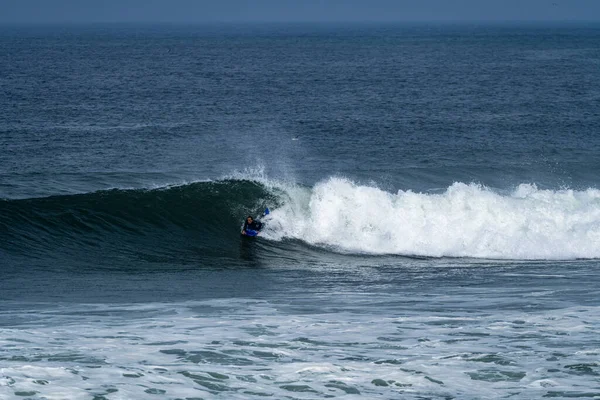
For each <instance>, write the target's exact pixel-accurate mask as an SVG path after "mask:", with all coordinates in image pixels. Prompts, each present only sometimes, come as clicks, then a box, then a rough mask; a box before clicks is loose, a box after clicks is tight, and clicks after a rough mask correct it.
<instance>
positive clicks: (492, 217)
mask: <svg viewBox="0 0 600 400" xmlns="http://www.w3.org/2000/svg"><path fill="white" fill-rule="evenodd" d="M290 200H291V201H289V202H287V203H286V204H285V205H284V206H282V207H280V208H278V209H276V210H274V211H273V213H272V214H271V216H270V222H269V224H268V225H267V226H268V230H267V232H266V233H265V236H266V237H268V238H270V239H272V240H282V239H284V238H295V239H300V240H302V241H305V242H307V243H310V244H313V245H320V246H326V247H329V248H332V249H337V250H341V251H344V252H349V253H368V254H399V255H418V256H430V257H472V258H492V259H576V258H598V257H600V190H597V189H588V190H584V191H574V190H556V191H553V190H541V189H538V188H537V187H536V186H535V185H531V184H521V185H519V186H518V187H517V188H516V189H515V190H514V191H513V192H511V193H508V194H500V193H498V192H495V191H493V190H491V189H489V188H486V187H483V186H481V185H477V184H465V183H454V184H453V185H452V186H450V187H449V188H447V189H446V190H445V192H443V193H440V194H427V193H414V192H412V191H403V190H400V191H398V192H397V193H390V192H387V191H384V190H381V189H379V188H377V187H375V186H366V185H359V184H356V183H354V182H352V181H350V180H347V179H343V178H330V179H327V180H325V181H323V182H321V183H319V184H317V185H316V186H315V187H314V188H311V189H310V190H309V191H307V192H305V193H302V194H296V195H294V196H290Z"/></svg>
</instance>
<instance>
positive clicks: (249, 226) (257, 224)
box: [244, 220, 262, 232]
mask: <svg viewBox="0 0 600 400" xmlns="http://www.w3.org/2000/svg"><path fill="white" fill-rule="evenodd" d="M261 228H262V222H260V221H254V220H253V221H252V222H250V223H248V221H246V222H244V230H245V231H247V230H248V229H250V230H252V231H257V232H258V231H260V229H261Z"/></svg>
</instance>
